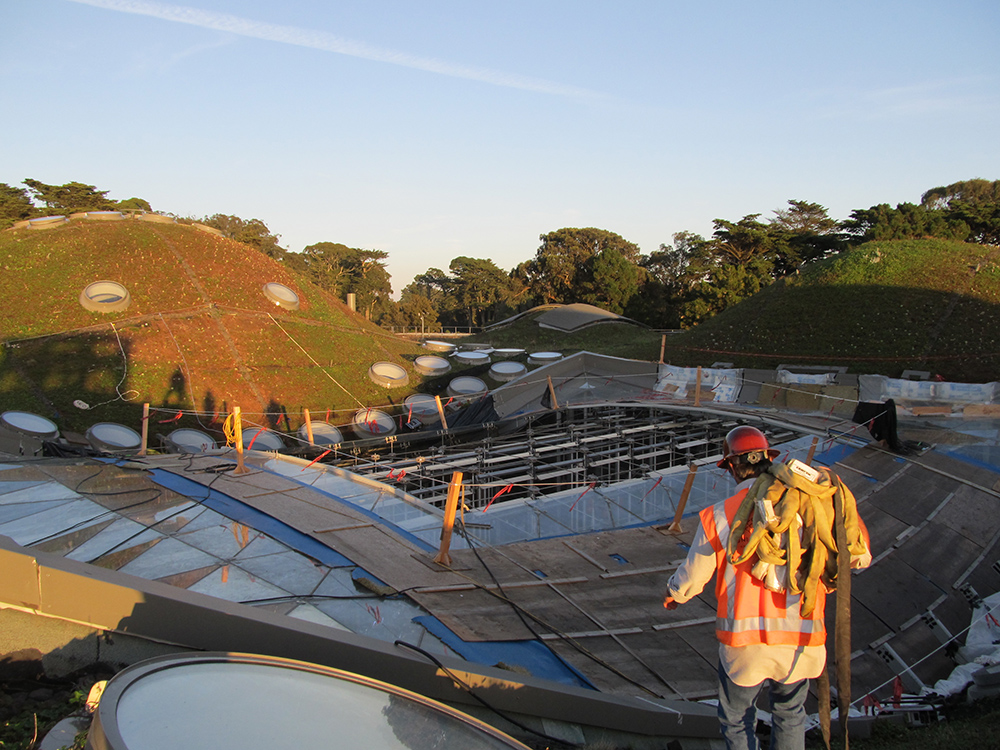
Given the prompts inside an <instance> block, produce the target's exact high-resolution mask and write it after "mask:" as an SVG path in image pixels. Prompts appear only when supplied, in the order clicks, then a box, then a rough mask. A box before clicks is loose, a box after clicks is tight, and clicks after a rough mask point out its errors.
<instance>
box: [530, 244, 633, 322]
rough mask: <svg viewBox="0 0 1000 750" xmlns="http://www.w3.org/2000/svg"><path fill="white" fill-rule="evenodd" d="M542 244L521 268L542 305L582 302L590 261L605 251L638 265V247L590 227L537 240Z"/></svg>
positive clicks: (590, 279) (590, 273) (589, 276)
mask: <svg viewBox="0 0 1000 750" xmlns="http://www.w3.org/2000/svg"><path fill="white" fill-rule="evenodd" d="M539 239H541V241H542V244H541V246H540V247H539V248H538V251H537V252H536V253H535V257H534V259H532V260H531V261H528V263H527V264H525V265H524V266H523V268H522V272H523V273H524V275H525V276H526V278H527V281H528V284H529V285H530V288H531V291H532V294H533V295H534V296H535V297H536V298H538V299H539V300H540V301H542V302H545V303H551V302H563V303H572V302H579V301H582V298H583V296H584V295H585V294H586V293H587V290H586V289H585V288H584V285H585V283H586V282H588V281H592V278H593V276H592V268H591V264H592V261H593V259H594V258H595V257H596V256H597V255H598V254H599V253H601V252H602V251H603V250H605V249H607V248H614V249H616V250H617V251H618V252H619V254H620V255H621V256H622V257H623V258H625V259H626V260H627V261H629V262H630V263H633V264H635V265H638V263H639V259H640V257H641V256H640V252H639V247H638V245H635V244H633V243H631V242H628V241H627V240H625V239H624V238H622V237H621V236H619V235H617V234H615V233H614V232H609V231H607V230H604V229H595V228H593V227H589V228H586V229H575V228H569V227H567V228H564V229H559V230H556V231H555V232H549V233H548V234H543V235H541V236H540V237H539Z"/></svg>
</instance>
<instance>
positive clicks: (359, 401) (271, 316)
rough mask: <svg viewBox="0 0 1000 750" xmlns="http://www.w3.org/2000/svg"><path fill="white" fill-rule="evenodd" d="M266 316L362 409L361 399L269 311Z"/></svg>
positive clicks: (363, 405)
mask: <svg viewBox="0 0 1000 750" xmlns="http://www.w3.org/2000/svg"><path fill="white" fill-rule="evenodd" d="M267 317H269V318H270V319H271V322H272V323H274V324H275V325H276V326H278V328H279V330H280V331H281V332H282V333H283V334H285V335H286V336H287V337H288V340H289V341H291V342H292V343H293V344H295V346H297V347H298V348H299V349H300V350H301V352H302V353H303V354H305V355H306V356H307V357H308V358H309V361H310V362H312V363H313V364H314V365H316V367H318V368H319V369H320V372H322V373H323V374H324V375H326V376H327V377H328V378H329V379H330V380H331V381H332V382H333V383H334V385H336V386H338V387H339V388H340V390H342V391H343V392H344V393H346V394H347V395H348V396H350V397H351V398H353V399H354V400H355V402H357V404H358V406H360V407H361V408H362V409H364V408H365V404H364V403H362V401H361V399H359V398H358V397H357V396H355V395H354V394H353V393H351V392H350V391H349V390H347V389H346V388H345V387H344V386H343V385H341V383H340V382H339V381H338V380H337V379H336V378H335V377H333V375H331V374H330V373H328V372H327V371H326V368H325V367H323V365H321V364H320V363H319V362H317V361H316V359H315V358H314V357H313V355H311V354H310V353H309V352H307V351H306V350H305V348H304V347H303V346H302V344H300V343H299V342H298V341H296V340H295V339H294V338H292V334H290V333H289V332H288V331H286V330H285V329H284V327H283V326H282V325H281V323H279V322H278V321H276V320H275V319H274V316H273V315H271V313H268V314H267Z"/></svg>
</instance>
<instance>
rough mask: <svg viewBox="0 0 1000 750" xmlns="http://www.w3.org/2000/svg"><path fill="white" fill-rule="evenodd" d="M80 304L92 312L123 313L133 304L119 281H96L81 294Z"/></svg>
mask: <svg viewBox="0 0 1000 750" xmlns="http://www.w3.org/2000/svg"><path fill="white" fill-rule="evenodd" d="M80 304H81V305H83V306H84V307H85V308H87V309H88V310H90V311H91V312H99V313H112V312H121V311H122V310H124V309H125V308H126V307H128V306H129V305H130V304H132V297H131V295H130V294H129V293H128V289H126V288H125V287H124V286H122V285H121V284H119V283H118V282H117V281H95V282H94V283H93V284H88V285H87V286H86V287H85V288H84V290H83V291H82V292H80Z"/></svg>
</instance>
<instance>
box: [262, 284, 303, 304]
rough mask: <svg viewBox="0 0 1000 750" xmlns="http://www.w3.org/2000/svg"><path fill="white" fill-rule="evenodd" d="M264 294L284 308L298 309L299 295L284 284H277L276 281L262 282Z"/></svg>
mask: <svg viewBox="0 0 1000 750" xmlns="http://www.w3.org/2000/svg"><path fill="white" fill-rule="evenodd" d="M264 296H265V297H267V298H268V299H269V300H271V302H273V303H274V304H276V305H277V306H278V307H282V308H284V309H285V310H298V309H299V295H297V294H296V293H295V292H293V291H292V290H291V289H289V288H288V287H287V286H285V285H284V284H279V283H278V282H276V281H270V282H268V283H267V284H264Z"/></svg>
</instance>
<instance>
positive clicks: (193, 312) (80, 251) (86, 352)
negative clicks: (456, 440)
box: [0, 220, 420, 430]
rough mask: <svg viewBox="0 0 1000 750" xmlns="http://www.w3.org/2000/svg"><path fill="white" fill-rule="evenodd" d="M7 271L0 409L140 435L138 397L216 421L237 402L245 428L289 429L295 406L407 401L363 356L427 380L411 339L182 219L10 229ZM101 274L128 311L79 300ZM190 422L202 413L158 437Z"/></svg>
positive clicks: (2, 293)
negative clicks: (287, 297) (293, 299)
mask: <svg viewBox="0 0 1000 750" xmlns="http://www.w3.org/2000/svg"><path fill="white" fill-rule="evenodd" d="M0 270H2V273H0V297H2V299H4V300H5V302H6V304H4V305H3V306H2V307H0V331H2V337H3V342H4V344H5V346H3V347H2V348H0V403H2V408H3V410H8V409H23V410H27V411H31V412H34V413H38V414H42V415H45V416H49V417H51V418H56V419H57V421H58V424H59V425H60V427H61V428H63V429H64V430H66V429H68V430H83V429H85V428H86V427H87V426H89V425H91V424H94V423H95V422H98V421H114V422H122V423H124V424H128V425H130V426H137V425H138V424H139V423H140V419H139V418H140V417H141V409H142V404H143V403H150V404H151V405H152V406H153V407H162V408H164V409H167V408H169V409H175V410H196V411H200V412H206V413H207V414H213V415H214V414H215V413H217V412H218V413H219V414H220V419H224V417H225V414H226V412H227V411H228V409H229V408H230V407H231V406H232V405H239V406H240V407H241V408H242V409H243V411H244V413H245V414H246V415H247V418H248V420H250V421H254V422H258V423H264V422H265V421H269V422H271V423H274V424H279V422H280V426H282V427H288V426H290V427H295V426H296V425H297V424H298V423H299V420H300V413H301V410H302V409H303V408H308V409H310V410H311V411H312V413H313V415H314V418H318V419H324V418H327V416H328V410H330V421H332V422H335V423H338V424H342V423H345V422H349V421H350V415H351V414H353V411H354V410H355V409H357V408H360V407H361V406H362V405H379V404H386V403H389V402H391V401H396V402H399V401H400V400H401V399H402V398H404V397H405V395H407V394H408V393H410V392H412V390H406V391H405V393H404V392H402V390H403V389H392V391H387V390H386V389H384V388H380V387H379V386H377V385H375V384H374V383H372V382H371V380H370V379H369V378H368V376H367V372H368V368H369V367H370V365H371V364H372V363H374V362H377V361H392V362H395V363H396V364H400V365H402V366H404V367H405V368H406V369H407V370H408V372H409V373H410V375H411V383H415V384H419V381H420V376H419V375H418V374H417V373H416V372H415V371H414V370H413V368H412V360H413V359H414V357H415V356H417V355H418V354H419V353H420V349H419V347H418V346H417V345H416V344H415V343H411V342H407V341H405V340H402V339H400V338H397V337H394V336H390V335H387V334H386V333H385V332H384V331H382V329H380V328H378V327H377V326H375V325H373V324H371V323H369V322H368V321H366V320H365V319H364V318H363V317H362V316H359V315H357V314H354V313H352V312H350V311H349V310H348V309H347V308H346V306H345V305H343V304H342V303H341V302H340V301H339V300H336V299H334V298H333V297H331V296H330V295H328V294H326V293H325V292H324V291H323V290H321V289H319V288H317V287H315V286H313V285H312V284H310V283H309V282H308V281H305V280H304V279H302V278H300V277H298V276H297V275H294V274H292V273H290V272H289V271H288V269H287V268H285V267H284V266H283V265H282V264H280V263H278V262H276V261H274V260H272V259H270V258H268V257H267V256H265V255H263V254H262V253H259V252H257V251H255V250H252V249H250V248H248V247H246V246H245V245H242V244H240V243H237V242H233V241H231V240H227V239H222V238H219V237H216V236H214V235H211V234H207V233H205V232H201V231H199V230H197V229H195V228H193V227H191V226H184V225H174V224H153V223H147V222H141V221H122V222H95V221H87V220H74V221H71V222H70V223H68V224H65V225H63V226H60V227H58V228H54V229H47V230H44V231H38V230H28V229H22V230H16V231H7V232H3V233H0ZM101 280H110V281H115V282H118V283H120V284H122V285H124V286H125V287H126V288H127V289H128V291H129V294H130V296H131V300H132V302H131V304H130V306H129V307H128V308H127V309H125V310H123V311H121V312H115V313H100V312H91V311H89V310H87V309H85V308H84V307H83V306H82V305H81V304H80V302H79V297H80V293H81V292H82V291H83V289H84V288H85V287H86V286H87V285H88V284H90V283H92V282H94V281H101ZM269 282H277V283H280V284H284V285H285V286H287V287H289V288H291V289H292V290H294V291H295V292H296V294H298V296H299V299H300V302H301V307H300V309H299V310H296V311H288V310H284V309H282V308H280V307H278V306H277V305H275V304H274V303H273V302H272V301H271V300H269V299H268V298H267V297H266V296H265V295H264V293H263V287H264V285H265V284H267V283H269ZM76 401H81V402H84V403H86V404H88V405H90V406H91V407H92V408H91V409H87V410H84V409H80V408H78V407H76V406H74V402H76ZM338 412H339V414H338ZM265 415H266V416H265ZM285 415H287V418H286V416H285ZM161 418H163V415H158V416H157V423H159V419H161ZM189 421H190V422H191V423H190V424H188V425H187V426H198V425H199V424H202V423H204V422H205V419H204V418H202V419H200V420H193V421H192V420H187V419H185V420H184V421H182V422H179V423H169V424H168V425H167V426H166V427H164V428H162V429H163V430H168V429H169V430H172V429H174V428H175V427H177V426H179V425H183V424H185V423H186V422H189ZM194 422H198V423H197V424H195V423H194Z"/></svg>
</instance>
